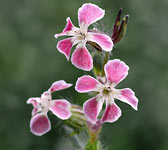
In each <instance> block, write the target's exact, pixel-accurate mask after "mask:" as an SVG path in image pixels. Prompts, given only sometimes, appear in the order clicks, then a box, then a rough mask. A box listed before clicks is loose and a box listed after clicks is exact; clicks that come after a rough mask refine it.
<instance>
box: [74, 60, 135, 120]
mask: <svg viewBox="0 0 168 150" xmlns="http://www.w3.org/2000/svg"><path fill="white" fill-rule="evenodd" d="M128 70H129V67H128V66H127V65H126V64H125V63H124V62H123V61H120V60H119V59H115V60H109V61H108V62H107V64H105V66H104V71H105V76H106V77H105V78H104V81H103V80H101V81H100V82H99V81H98V80H96V79H94V78H93V77H91V76H89V75H84V76H82V77H80V78H78V80H77V82H76V86H75V89H76V91H78V92H80V93H85V92H91V91H95V92H98V94H97V95H96V96H95V97H93V98H91V99H89V100H87V101H86V102H85V103H84V105H83V111H84V113H85V116H86V117H87V118H88V120H89V121H91V122H92V123H96V121H97V117H98V115H99V113H100V111H101V109H102V106H103V103H104V101H106V109H105V111H104V114H103V116H102V118H101V122H102V123H104V122H114V121H116V120H118V119H119V117H120V116H121V110H120V108H119V107H118V106H117V105H116V104H115V101H114V99H118V100H120V101H122V102H125V103H127V104H129V105H131V106H132V107H133V108H134V109H135V110H137V106H138V99H137V98H136V96H135V94H134V92H133V91H132V90H131V89H129V88H124V89H116V88H115V86H116V85H117V84H118V83H119V82H121V81H122V80H123V79H124V78H126V76H127V74H128Z"/></svg>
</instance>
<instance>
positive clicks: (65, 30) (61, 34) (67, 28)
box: [55, 17, 74, 38]
mask: <svg viewBox="0 0 168 150" xmlns="http://www.w3.org/2000/svg"><path fill="white" fill-rule="evenodd" d="M66 22H67V24H66V26H65V28H64V30H63V31H62V32H61V33H59V34H55V38H58V37H59V36H64V35H68V34H67V32H69V31H72V29H73V27H74V25H73V24H72V21H71V19H70V18H69V17H68V18H67V19H66Z"/></svg>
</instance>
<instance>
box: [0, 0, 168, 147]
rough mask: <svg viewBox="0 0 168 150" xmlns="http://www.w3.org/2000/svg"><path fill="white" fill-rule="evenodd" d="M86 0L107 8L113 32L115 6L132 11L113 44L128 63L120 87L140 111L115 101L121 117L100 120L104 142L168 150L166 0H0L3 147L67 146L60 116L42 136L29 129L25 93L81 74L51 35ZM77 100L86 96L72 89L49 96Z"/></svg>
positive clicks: (0, 144)
mask: <svg viewBox="0 0 168 150" xmlns="http://www.w3.org/2000/svg"><path fill="white" fill-rule="evenodd" d="M84 2H91V3H95V4H97V5H99V6H100V7H102V8H103V9H105V10H106V15H105V18H104V19H103V20H102V21H100V22H99V23H100V26H101V28H102V29H103V30H104V31H110V29H111V30H112V26H113V23H114V21H115V17H116V14H117V12H118V10H119V8H120V7H122V8H123V10H124V12H123V13H124V14H127V13H128V14H129V15H130V19H129V24H128V29H127V33H126V36H125V38H124V40H122V41H121V42H120V43H119V44H117V45H116V46H115V49H114V52H113V56H114V58H119V59H121V60H123V61H125V62H126V64H128V66H129V67H130V71H129V75H128V77H127V79H126V80H124V81H123V82H122V83H121V84H120V85H119V86H120V87H119V88H123V87H130V88H132V89H133V90H134V91H135V93H136V96H137V97H138V98H139V100H140V102H139V111H138V112H135V111H133V110H132V108H130V107H129V106H127V105H126V104H123V103H120V102H118V101H117V104H118V105H119V106H120V108H121V109H122V112H123V115H122V117H121V118H120V119H119V120H118V121H117V122H115V123H113V124H105V125H104V127H103V131H102V135H101V137H102V142H103V144H104V146H105V147H106V146H107V147H108V148H109V150H166V149H168V142H167V141H168V117H167V114H168V108H167V107H168V59H167V57H168V46H167V45H168V44H167V43H168V42H167V37H168V29H167V24H168V20H167V14H168V12H167V10H168V1H167V0H124V1H123V0H117V1H116V0H90V1H88V0H87V1H83V0H69V1H68V0H35V1H34V0H13V1H11V0H1V1H0V96H1V99H0V106H1V107H0V116H1V117H0V118H1V121H0V149H2V150H20V149H22V150H30V149H31V150H46V149H50V150H64V149H68V150H69V149H70V147H71V142H70V141H69V139H68V138H66V136H67V135H66V133H65V132H64V130H63V128H62V124H61V122H60V121H59V120H58V119H57V118H55V117H53V116H52V114H49V117H50V120H51V121H52V130H51V132H49V133H48V134H46V135H44V136H42V137H36V136H34V135H32V134H31V133H30V131H29V120H30V116H31V109H32V107H31V106H28V105H26V100H27V99H28V98H29V97H34V96H35V97H36V96H40V94H41V93H42V92H43V91H44V90H47V89H48V88H49V86H50V85H51V83H52V82H54V81H56V80H60V79H64V80H66V81H67V82H70V83H74V84H75V81H76V79H77V77H79V76H81V75H82V74H86V72H83V71H81V70H78V69H77V68H75V67H74V66H73V65H72V64H71V63H70V62H67V61H66V58H65V56H63V55H62V54H60V53H59V52H58V51H57V50H56V48H55V47H56V43H57V41H58V40H56V39H54V34H55V33H58V32H60V31H61V30H62V29H63V27H64V26H65V19H66V17H68V16H69V17H71V19H72V21H73V22H74V24H75V25H77V24H78V22H77V10H78V8H79V7H80V6H81V5H82V4H83V3H84ZM54 98H67V99H68V100H70V101H71V102H73V103H75V104H82V103H83V102H84V101H85V100H86V99H87V98H88V96H87V95H86V94H78V93H77V92H75V90H74V89H73V88H71V89H67V90H64V91H60V92H57V93H55V94H54Z"/></svg>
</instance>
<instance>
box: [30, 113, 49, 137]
mask: <svg viewBox="0 0 168 150" xmlns="http://www.w3.org/2000/svg"><path fill="white" fill-rule="evenodd" d="M30 129H31V132H32V133H33V134H35V135H38V136H41V135H43V134H45V133H47V132H48V131H49V130H50V129H51V124H50V121H49V119H48V117H47V115H43V114H37V115H35V116H34V117H32V119H31V121H30Z"/></svg>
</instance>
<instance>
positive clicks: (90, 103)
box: [83, 97, 104, 124]
mask: <svg viewBox="0 0 168 150" xmlns="http://www.w3.org/2000/svg"><path fill="white" fill-rule="evenodd" d="M103 102H104V101H103V100H97V99H96V97H93V98H91V99H89V100H87V101H86V102H85V103H84V104H83V111H84V114H85V116H86V117H87V118H88V120H89V121H91V122H92V123H93V124H95V123H96V121H97V117H98V115H99V113H100V111H101V109H102V106H103Z"/></svg>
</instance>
